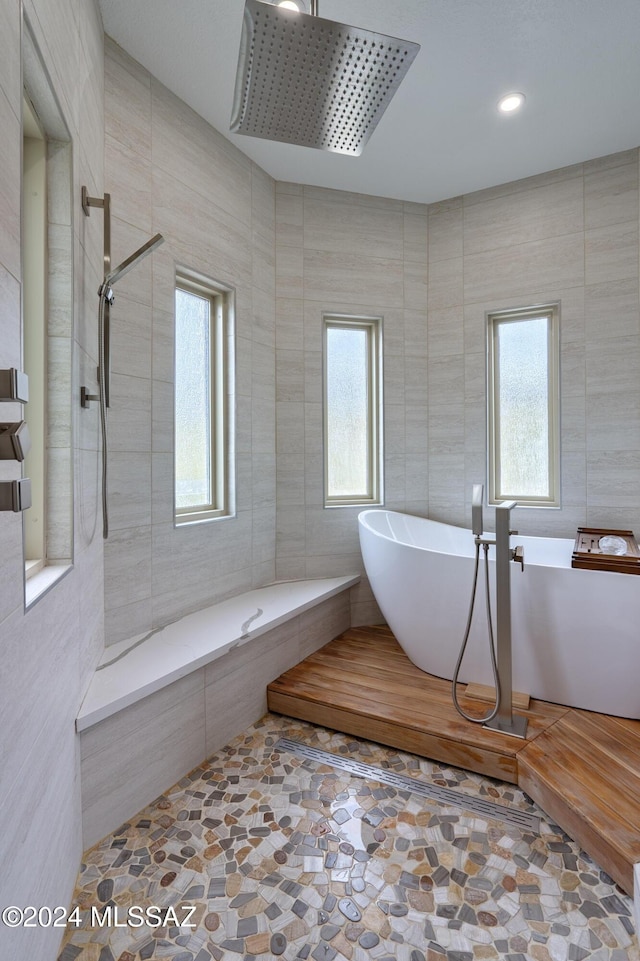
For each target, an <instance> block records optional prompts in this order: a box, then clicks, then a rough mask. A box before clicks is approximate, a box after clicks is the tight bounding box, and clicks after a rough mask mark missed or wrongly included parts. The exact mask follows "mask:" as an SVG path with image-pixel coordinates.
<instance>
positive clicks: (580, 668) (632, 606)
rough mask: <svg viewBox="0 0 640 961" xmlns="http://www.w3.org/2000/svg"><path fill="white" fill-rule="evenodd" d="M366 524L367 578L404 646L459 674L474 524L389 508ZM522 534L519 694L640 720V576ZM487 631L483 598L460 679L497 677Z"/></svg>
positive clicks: (515, 603) (516, 573) (368, 514)
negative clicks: (574, 561)
mask: <svg viewBox="0 0 640 961" xmlns="http://www.w3.org/2000/svg"><path fill="white" fill-rule="evenodd" d="M358 521H359V532H360V545H361V549H362V556H363V559H364V565H365V569H366V572H367V576H368V578H369V582H370V584H371V588H372V590H373V593H374V595H375V598H376V601H377V602H378V605H379V607H380V610H381V611H382V613H383V615H384V617H385V619H386V621H387V623H388V624H389V627H390V628H391V630H392V631H393V633H394V635H395V637H396V638H397V640H398V643H399V644H400V646H401V647H402V649H403V650H404V652H405V654H406V655H407V656H408V657H409V658H410V660H411V661H413V663H414V664H415V665H416V666H417V667H419V668H421V670H423V671H426V672H428V673H429V674H435V675H436V676H438V677H443V678H447V679H448V680H450V679H451V678H452V676H453V671H454V668H455V664H456V659H457V656H458V651H459V649H460V644H461V642H462V638H463V635H464V630H465V624H466V618H467V613H468V604H469V595H470V592H471V587H472V579H473V567H474V540H473V535H472V533H471V531H470V530H465V529H463V528H460V527H454V526H452V525H449V524H442V523H440V522H438V521H433V520H429V519H427V518H423V517H413V516H411V515H409V514H401V513H397V512H394V511H387V510H366V511H363V512H362V513H361V514H360V515H359V519H358ZM517 540H518V544H522V545H523V547H524V552H525V557H526V564H525V569H524V572H522V573H521V572H520V569H519V568H516V569H514V570H512V573H511V622H512V645H513V647H512V664H513V690H515V691H523V692H525V693H527V694H530V695H531V696H532V697H536V698H541V699H543V700H545V701H553V702H555V703H558V704H564V705H567V706H569V707H576V708H582V709H583V710H587V711H599V712H601V713H604V714H613V715H617V716H620V717H629V718H640V685H639V684H638V677H639V676H640V630H639V628H640V577H638V576H631V575H628V574H620V573H614V572H610V571H592V570H577V569H574V568H572V567H571V555H572V552H573V547H574V541H573V540H570V539H569V538H547V537H523V536H521V535H518V538H517ZM494 550H495V548H493V547H492V548H490V552H489V567H490V577H489V579H490V581H491V582H492V585H493V584H495V578H494V576H493V567H494V564H495V560H494V557H493V551H494ZM483 577H484V572H483V570H482V568H481V570H480V573H479V579H481V578H483ZM493 591H494V588H493V586H492V593H493ZM479 596H481V595H479ZM494 603H495V597H494ZM486 632H487V625H486V619H485V616H484V610H483V605H481V604H477V605H476V613H475V615H474V619H473V624H472V628H471V633H470V637H469V643H468V647H467V652H466V654H465V657H464V661H463V664H462V670H461V672H460V678H459V679H460V681H464V682H472V681H475V682H478V683H481V684H493V678H492V674H491V666H490V661H489V656H488V653H487V639H486Z"/></svg>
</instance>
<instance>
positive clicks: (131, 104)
mask: <svg viewBox="0 0 640 961" xmlns="http://www.w3.org/2000/svg"><path fill="white" fill-rule="evenodd" d="M104 71H105V129H106V130H108V131H109V135H110V136H111V137H112V138H114V139H115V140H118V141H119V142H120V143H121V144H122V146H123V147H125V148H126V149H127V150H128V151H134V152H136V153H139V154H140V155H141V156H142V157H144V158H146V159H147V160H150V159H151V77H150V75H149V74H148V73H147V72H146V70H144V68H142V67H141V66H140V65H139V64H138V63H136V62H135V61H134V60H132V59H131V58H130V57H129V56H128V55H127V54H126V53H125V52H124V50H123V49H122V48H121V47H119V46H118V45H117V44H116V43H114V42H113V41H112V40H107V42H106V45H105V60H104ZM125 105H126V106H125Z"/></svg>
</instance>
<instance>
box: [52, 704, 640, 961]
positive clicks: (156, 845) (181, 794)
mask: <svg viewBox="0 0 640 961" xmlns="http://www.w3.org/2000/svg"><path fill="white" fill-rule="evenodd" d="M281 737H287V738H292V739H295V740H298V741H303V742H304V743H306V744H309V745H312V746H313V747H316V748H320V749H322V750H324V751H329V752H331V753H333V754H340V755H343V756H350V757H353V758H356V759H358V760H360V761H363V762H365V763H366V764H368V765H373V766H377V767H379V768H383V769H386V770H391V771H394V772H397V773H399V774H403V775H407V776H409V777H412V778H420V779H424V780H430V781H432V782H435V783H437V784H440V785H443V786H448V787H452V788H457V789H459V790H460V791H462V792H464V793H466V794H473V795H476V796H481V797H486V798H491V799H493V800H494V801H496V802H497V803H500V804H506V805H509V806H515V807H518V808H520V809H523V810H528V811H531V812H535V813H536V814H538V815H539V816H540V817H541V824H540V833H539V834H538V833H533V832H527V831H526V830H524V829H523V828H521V827H518V826H515V825H513V824H511V823H507V822H501V821H499V820H491V819H488V818H486V819H485V818H481V817H478V816H477V815H474V814H472V813H470V812H468V811H465V810H464V808H462V807H457V806H456V807H445V806H443V805H442V804H440V803H438V802H436V801H431V800H429V799H426V798H423V797H419V796H418V795H416V794H412V793H409V792H408V791H402V790H398V789H397V788H394V787H391V786H389V785H385V784H384V783H382V782H375V781H369V780H364V779H363V778H360V777H356V776H353V775H350V774H348V773H346V772H345V771H342V770H339V769H337V768H333V767H331V766H329V765H324V764H318V763H317V762H312V761H310V760H306V759H304V758H301V757H297V756H295V755H294V754H289V753H285V752H282V753H277V752H274V745H275V744H276V743H277V741H278V739H279V738H281ZM76 906H77V907H78V909H79V913H80V916H81V917H82V919H83V925H82V926H81V927H78V928H77V929H76V930H73V929H70V931H69V933H68V936H67V940H66V941H65V943H64V944H63V946H62V950H61V953H60V955H59V961H145V959H151V961H155V959H170V961H212V959H215V961H239V959H245V961H252V959H254V958H255V959H258V961H259V959H269V958H278V957H281V958H283V959H285V961H293V959H298V958H299V959H310V961H334V959H335V961H343V959H347V961H395V959H397V961H442V959H448V961H475V959H491V958H498V959H506V961H528V959H534V961H582V959H583V958H589V959H593V961H605V959H606V961H640V953H639V952H638V942H637V940H636V936H635V934H634V929H633V924H632V917H633V914H632V902H631V900H630V899H629V898H628V897H627V896H626V895H625V894H624V893H623V892H622V891H621V890H620V889H619V888H618V887H617V886H616V885H615V884H614V883H613V881H612V880H611V878H610V877H608V875H606V874H605V873H604V872H603V871H602V870H600V869H599V868H598V867H597V865H596V864H594V862H593V861H592V860H591V859H590V858H589V857H588V856H587V855H586V854H585V853H584V852H582V851H581V850H580V849H579V847H578V846H577V845H576V844H575V843H574V842H573V841H572V840H571V839H570V838H568V837H567V836H566V835H565V834H563V832H562V831H561V830H560V828H558V827H557V826H556V825H554V824H553V823H551V822H550V821H549V820H548V819H546V818H545V816H544V814H543V813H542V812H541V811H540V810H539V809H537V808H536V807H535V805H533V804H532V802H531V801H530V800H529V799H528V798H527V796H526V795H525V794H523V792H522V791H520V790H519V789H518V788H516V787H514V786H512V785H509V784H503V783H500V782H497V781H492V780H490V779H488V778H484V777H480V776H478V775H475V774H470V773H468V772H465V771H460V770H457V769H454V768H447V767H444V766H442V765H439V764H436V763H433V762H430V761H426V760H424V759H422V758H417V757H414V756H412V755H409V754H404V753H399V752H396V751H394V750H393V749H390V748H384V747H381V746H380V745H377V744H372V743H368V742H364V741H358V740H354V739H353V738H351V737H349V736H347V735H343V734H336V733H335V732H331V731H328V730H325V729H323V728H319V727H314V726H312V725H309V724H305V723H304V722H300V721H293V720H290V719H288V718H283V717H276V716H274V715H266V716H265V717H264V718H263V719H262V720H261V721H260V722H259V723H258V724H256V725H255V726H253V727H252V728H250V729H249V730H247V731H246V732H245V733H244V734H243V735H241V736H239V737H237V738H236V739H235V740H234V741H232V742H231V744H230V745H229V746H228V747H226V748H224V749H223V750H222V751H220V752H219V753H218V754H216V755H214V756H213V757H211V758H209V759H208V761H206V762H205V763H204V764H202V765H201V766H200V767H199V768H197V769H196V770H194V771H192V772H191V773H190V774H189V775H188V776H187V777H185V778H183V779H182V780H181V781H180V782H179V783H178V784H177V785H175V786H174V787H173V788H172V789H171V790H170V791H167V793H166V794H164V795H163V796H162V797H160V798H158V799H157V800H156V801H155V802H154V803H153V804H151V805H149V807H148V808H146V809H145V810H143V811H142V812H140V814H138V815H137V816H136V817H134V818H132V819H131V821H130V822H128V823H127V824H124V825H122V826H121V827H120V828H119V830H118V831H116V832H115V833H114V834H113V835H112V836H110V837H108V838H106V839H105V840H104V841H102V842H101V843H100V844H99V845H97V846H96V847H94V848H92V849H91V850H90V851H87V852H86V853H85V856H84V859H83V863H82V866H81V871H80V875H79V877H78V883H77V888H76V892H75V895H74V902H73V905H72V909H73V908H75V907H76ZM152 907H153V909H154V912H155V913H154V912H152V911H151V908H152ZM134 908H135V909H137V912H136V911H134ZM191 908H193V909H194V910H193V912H192V913H191V917H190V918H189V923H190V924H192V925H194V926H193V927H185V926H180V925H181V922H182V921H183V920H184V919H185V918H186V915H187V914H188V913H189V911H190V910H191ZM107 909H109V910H108V911H107ZM145 912H148V913H145ZM143 913H144V917H145V919H146V920H148V919H150V920H151V923H150V924H146V923H145V924H144V925H142V926H138V925H137V919H138V918H139V917H140V916H141V915H142V914H143ZM104 917H106V918H107V919H108V920H110V921H112V922H113V921H114V920H115V919H116V918H119V919H120V924H121V926H117V927H116V925H115V923H112V924H110V925H109V926H107V925H105V926H104V927H100V926H99V924H98V923H97V921H98V919H100V918H104ZM131 917H133V918H134V921H135V926H134V925H132V924H131V923H129V922H130V919H131ZM123 918H124V919H126V923H123V921H122V919H123ZM92 921H93V922H94V923H93V924H92Z"/></svg>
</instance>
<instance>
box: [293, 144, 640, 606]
mask: <svg viewBox="0 0 640 961" xmlns="http://www.w3.org/2000/svg"><path fill="white" fill-rule="evenodd" d="M427 227H428V237H427ZM638 230H639V206H638V150H631V151H627V152H625V153H621V154H616V155H614V156H610V157H605V158H602V159H599V160H592V161H589V162H587V163H584V164H578V165H576V166H573V167H569V168H566V169H562V170H557V171H552V172H550V173H547V174H542V175H540V176H537V177H532V178H529V179H527V180H523V181H518V182H514V183H510V184H505V185H502V186H499V187H494V188H490V189H488V190H483V191H480V192H478V193H474V194H470V195H467V196H464V197H457V198H454V199H452V200H447V201H443V202H442V203H437V204H432V205H430V206H429V207H428V208H427V207H421V206H419V205H414V204H402V203H400V202H398V201H393V200H383V199H380V198H375V197H367V196H364V195H354V194H345V193H340V192H336V191H330V190H323V189H319V188H315V187H301V186H298V185H293V184H285V183H278V184H277V187H276V242H277V246H276V268H277V298H278V299H277V328H276V347H277V386H276V390H277V393H276V398H277V418H278V461H277V463H278V488H277V492H278V514H277V518H278V525H277V526H278V537H277V571H278V576H279V577H288V576H296V575H297V576H300V573H306V574H307V575H308V576H312V575H320V574H330V573H334V572H335V573H338V572H341V573H342V572H346V571H355V570H359V569H360V568H361V561H360V554H359V548H358V536H357V521H356V517H357V513H358V511H357V509H351V508H339V509H332V510H323V507H322V496H323V495H322V417H321V398H322V386H321V371H322V353H321V315H322V311H323V310H329V311H331V310H336V311H344V312H347V313H355V314H357V313H359V312H363V313H366V314H380V315H382V316H383V317H384V367H385V373H384V389H385V475H386V479H385V489H386V504H387V506H389V507H392V508H394V509H400V510H407V511H410V512H413V513H418V514H426V513H428V514H429V515H430V516H431V517H434V518H436V519H438V520H442V521H446V522H449V523H454V524H461V525H463V526H469V523H470V495H471V487H472V484H473V483H475V482H485V483H486V399H485V398H486V387H485V363H486V352H485V350H486V348H485V337H486V334H485V324H486V321H485V312H486V311H488V310H495V309H504V308H509V307H520V306H527V305H532V304H537V303H544V302H552V301H557V300H559V301H560V302H561V408H562V434H561V441H562V463H561V470H562V508H561V509H560V510H550V509H546V510H545V509H528V510H525V509H522V510H516V512H515V514H514V523H515V525H516V527H517V528H518V529H519V530H520V531H521V532H523V533H531V534H548V535H556V536H567V537H573V536H574V535H575V531H576V528H577V527H578V526H581V525H588V526H603V527H606V526H611V527H615V528H632V529H634V530H635V531H636V533H640V327H639V300H638V280H639V263H638V257H639V253H638ZM491 513H492V512H491V511H488V512H487V518H486V520H487V527H488V528H489V527H491V526H492V517H491ZM352 615H353V619H354V623H366V622H371V621H372V620H374V619H375V618H376V616H377V617H378V618H379V613H378V612H377V611H376V608H375V605H374V604H373V603H372V599H371V596H370V592H369V589H368V587H367V585H366V583H363V584H362V585H361V587H360V589H359V593H358V594H357V595H356V598H355V602H354V603H353V605H352Z"/></svg>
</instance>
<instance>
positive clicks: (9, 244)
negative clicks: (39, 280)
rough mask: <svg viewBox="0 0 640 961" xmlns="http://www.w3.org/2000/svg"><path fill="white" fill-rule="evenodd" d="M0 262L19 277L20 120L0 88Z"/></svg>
mask: <svg viewBox="0 0 640 961" xmlns="http://www.w3.org/2000/svg"><path fill="white" fill-rule="evenodd" d="M0 125H1V128H2V131H3V134H2V137H0V170H2V179H1V180H0V263H1V264H3V265H4V267H5V268H6V269H7V270H8V271H10V273H12V274H13V276H14V277H15V278H16V280H19V279H20V183H21V177H22V174H21V170H20V158H21V155H22V154H21V149H22V138H21V133H20V121H19V120H18V117H17V116H16V114H15V113H14V110H13V108H12V106H11V104H10V102H9V100H7V97H6V96H5V94H4V92H3V91H2V90H0Z"/></svg>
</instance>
